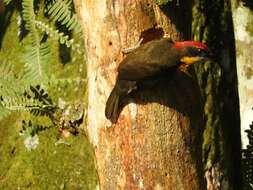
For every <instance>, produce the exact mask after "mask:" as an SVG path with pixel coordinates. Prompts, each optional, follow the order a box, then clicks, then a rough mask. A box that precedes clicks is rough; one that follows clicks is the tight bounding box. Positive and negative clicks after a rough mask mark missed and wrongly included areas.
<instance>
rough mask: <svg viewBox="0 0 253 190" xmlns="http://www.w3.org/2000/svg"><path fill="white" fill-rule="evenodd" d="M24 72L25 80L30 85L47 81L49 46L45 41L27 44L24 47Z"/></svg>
mask: <svg viewBox="0 0 253 190" xmlns="http://www.w3.org/2000/svg"><path fill="white" fill-rule="evenodd" d="M24 60H25V74H24V77H25V78H26V81H29V83H30V84H31V85H36V84H44V85H46V84H47V82H48V67H49V63H50V46H49V44H48V43H47V42H45V43H42V44H37V45H35V44H33V43H31V45H27V46H26V48H25V56H24Z"/></svg>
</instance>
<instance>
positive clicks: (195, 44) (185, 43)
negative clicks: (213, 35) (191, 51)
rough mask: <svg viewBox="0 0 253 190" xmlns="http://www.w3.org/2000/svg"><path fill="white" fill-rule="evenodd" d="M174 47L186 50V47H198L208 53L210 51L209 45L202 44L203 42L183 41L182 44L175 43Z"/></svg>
mask: <svg viewBox="0 0 253 190" xmlns="http://www.w3.org/2000/svg"><path fill="white" fill-rule="evenodd" d="M174 47H175V48H176V49H182V48H186V47H196V48H199V49H203V50H206V51H209V49H208V47H207V45H205V44H203V43H201V42H196V41H182V42H175V43H174Z"/></svg>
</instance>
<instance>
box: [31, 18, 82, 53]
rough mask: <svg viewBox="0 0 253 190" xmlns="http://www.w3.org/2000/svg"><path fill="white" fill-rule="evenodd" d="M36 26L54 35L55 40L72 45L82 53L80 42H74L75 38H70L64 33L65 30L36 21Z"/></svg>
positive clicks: (51, 35) (68, 45)
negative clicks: (61, 30) (60, 30)
mask: <svg viewBox="0 0 253 190" xmlns="http://www.w3.org/2000/svg"><path fill="white" fill-rule="evenodd" d="M35 24H36V27H37V28H38V29H40V30H41V31H43V32H46V34H47V35H49V36H50V37H52V38H53V39H55V40H59V42H60V43H61V44H65V45H66V46H67V47H68V48H69V47H71V48H72V49H73V50H74V51H76V52H77V53H79V54H81V53H82V50H80V45H79V44H78V43H74V39H69V36H68V35H64V33H63V32H59V30H55V29H53V28H52V27H50V26H49V25H47V24H45V23H43V22H41V21H35Z"/></svg>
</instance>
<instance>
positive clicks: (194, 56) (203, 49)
mask: <svg viewBox="0 0 253 190" xmlns="http://www.w3.org/2000/svg"><path fill="white" fill-rule="evenodd" d="M173 47H174V48H175V49H177V50H178V51H179V52H181V53H180V55H181V57H180V61H181V62H182V63H185V64H187V65H191V64H193V63H196V62H199V61H203V60H206V59H210V57H211V56H210V51H209V48H208V47H207V45H205V44H203V43H201V42H196V41H182V42H174V44H173Z"/></svg>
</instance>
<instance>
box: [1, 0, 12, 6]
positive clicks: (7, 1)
mask: <svg viewBox="0 0 253 190" xmlns="http://www.w3.org/2000/svg"><path fill="white" fill-rule="evenodd" d="M3 1H4V4H5V5H8V4H9V3H10V2H11V0H3Z"/></svg>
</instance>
